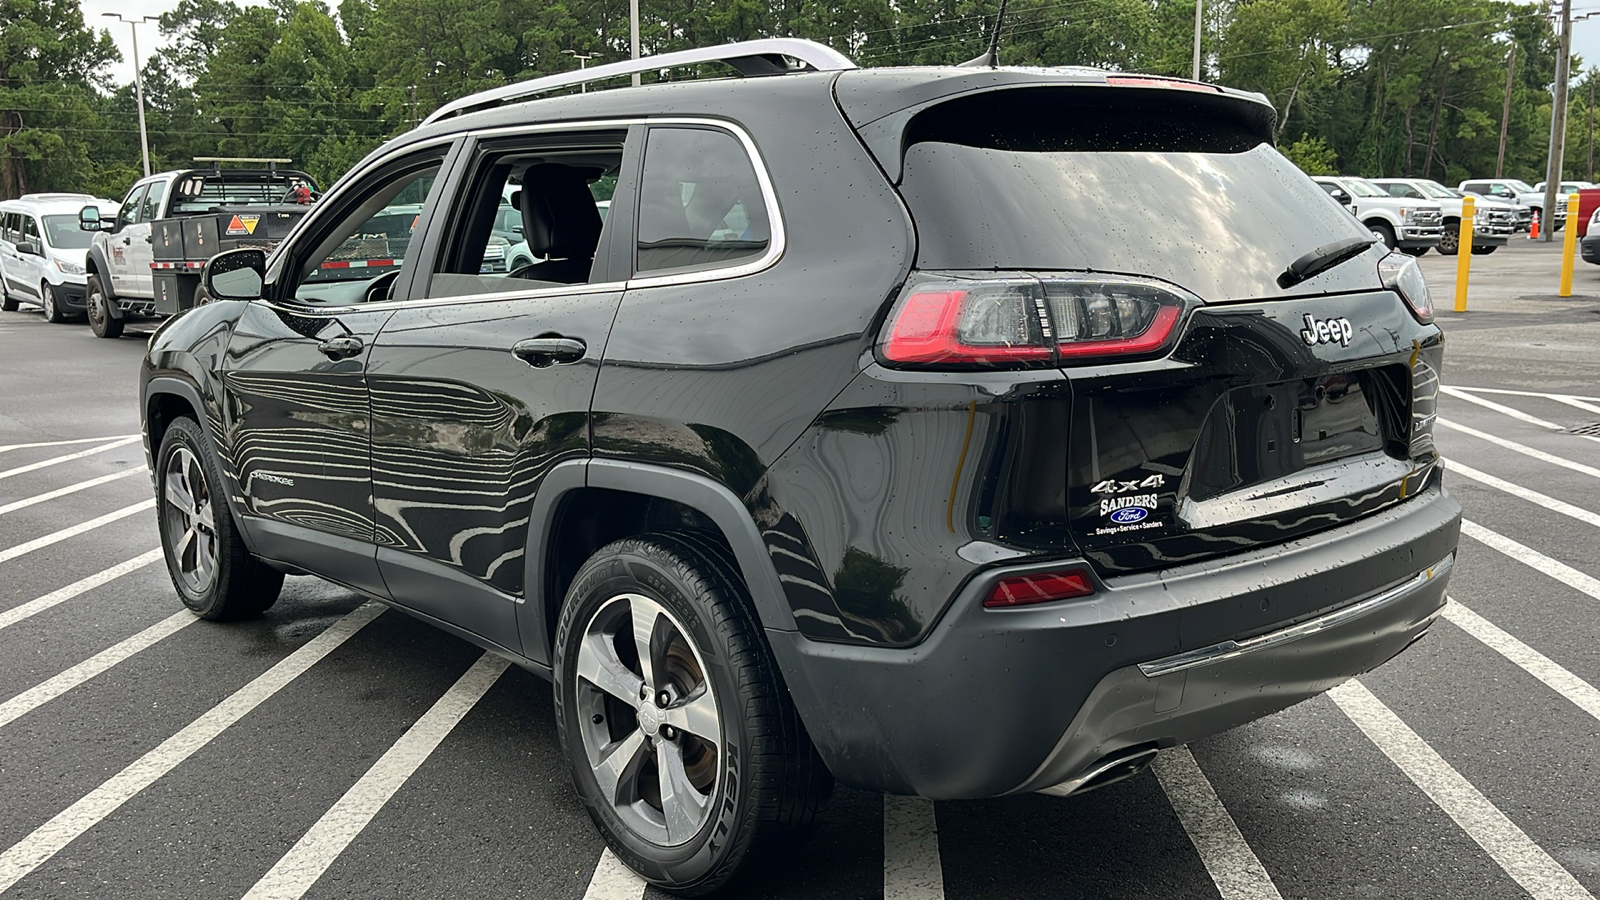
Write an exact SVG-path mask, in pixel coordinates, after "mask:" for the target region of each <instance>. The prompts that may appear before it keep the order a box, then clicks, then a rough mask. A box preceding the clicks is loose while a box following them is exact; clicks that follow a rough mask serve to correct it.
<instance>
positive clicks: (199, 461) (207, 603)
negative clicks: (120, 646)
mask: <svg viewBox="0 0 1600 900" xmlns="http://www.w3.org/2000/svg"><path fill="white" fill-rule="evenodd" d="M224 483H225V482H223V480H222V471H221V469H220V468H219V467H218V466H217V462H216V457H215V455H214V454H213V453H212V452H211V446H210V443H209V442H208V441H207V440H206V436H205V432H203V431H202V430H201V429H200V425H199V424H198V423H197V422H195V420H193V419H190V418H178V419H174V420H173V421H172V424H171V425H169V426H167V433H166V435H165V436H164V437H162V439H161V451H160V452H159V453H158V454H156V509H157V510H158V511H159V512H158V513H157V514H156V521H157V524H158V527H159V530H160V532H161V549H162V551H163V552H164V555H165V556H166V559H167V573H168V574H170V575H171V576H172V586H173V587H175V588H177V590H178V596H179V598H181V599H182V600H183V605H184V606H187V607H189V609H190V611H192V612H193V613H194V614H195V615H197V616H199V617H200V618H202V619H210V620H212V621H226V620H230V619H243V618H248V617H251V616H258V615H260V614H262V613H263V612H266V611H267V609H268V608H269V607H271V606H272V604H273V603H275V602H277V600H278V592H279V591H281V590H282V589H283V573H282V572H279V571H277V570H276V569H273V568H272V567H271V566H268V565H267V564H266V563H263V562H262V561H261V560H259V559H257V558H255V557H254V556H252V555H251V554H250V551H249V550H248V549H246V548H245V545H244V539H243V537H241V536H240V534H239V530H238V526H237V525H236V524H235V523H234V521H233V514H232V513H231V512H229V510H228V502H227V498H226V497H225V495H224V488H223V484H224Z"/></svg>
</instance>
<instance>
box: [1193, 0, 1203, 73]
mask: <svg viewBox="0 0 1600 900" xmlns="http://www.w3.org/2000/svg"><path fill="white" fill-rule="evenodd" d="M1204 6H1205V0H1194V75H1193V78H1194V80H1195V81H1199V80H1200V10H1201V9H1202V8H1203V7H1204Z"/></svg>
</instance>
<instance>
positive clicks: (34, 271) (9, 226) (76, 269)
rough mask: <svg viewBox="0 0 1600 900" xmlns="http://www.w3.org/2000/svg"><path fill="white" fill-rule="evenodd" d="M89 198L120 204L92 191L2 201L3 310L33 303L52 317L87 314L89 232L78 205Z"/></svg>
mask: <svg viewBox="0 0 1600 900" xmlns="http://www.w3.org/2000/svg"><path fill="white" fill-rule="evenodd" d="M85 203H98V204H109V205H110V206H111V207H112V208H114V207H115V206H116V204H115V203H114V202H113V201H111V200H97V199H95V197H94V195H92V194H64V193H57V194H23V195H22V196H21V197H19V198H17V199H16V200H4V201H0V309H3V310H6V311H7V312H10V311H12V310H15V309H16V308H17V306H18V304H21V303H29V304H33V305H36V306H38V307H39V308H40V309H41V310H42V311H43V312H44V317H45V319H46V320H47V321H50V322H65V321H67V320H68V319H75V318H77V317H79V316H81V315H82V314H83V311H84V289H85V286H86V282H85V280H84V255H85V253H86V251H87V250H88V248H89V235H87V234H84V233H83V232H81V231H79V230H78V210H80V209H82V208H83V205H84V204H85Z"/></svg>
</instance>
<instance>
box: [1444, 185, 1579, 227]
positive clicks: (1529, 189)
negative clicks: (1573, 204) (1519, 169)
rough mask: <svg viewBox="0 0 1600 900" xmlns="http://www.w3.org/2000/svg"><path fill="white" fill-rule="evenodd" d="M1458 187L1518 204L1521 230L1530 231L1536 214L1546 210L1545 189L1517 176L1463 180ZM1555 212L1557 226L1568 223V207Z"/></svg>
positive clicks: (1465, 190)
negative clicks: (1516, 177)
mask: <svg viewBox="0 0 1600 900" xmlns="http://www.w3.org/2000/svg"><path fill="white" fill-rule="evenodd" d="M1456 188H1457V190H1460V191H1464V192H1466V193H1468V194H1473V195H1475V196H1478V197H1488V198H1490V199H1492V200H1499V201H1500V202H1502V203H1510V204H1512V205H1514V206H1516V207H1517V231H1519V232H1526V231H1528V230H1529V229H1530V228H1531V226H1532V225H1533V218H1534V216H1537V215H1540V214H1541V213H1542V212H1543V210H1544V191H1543V190H1541V189H1539V188H1535V187H1534V186H1533V185H1531V184H1528V183H1527V182H1526V181H1518V180H1517V179H1515V178H1479V179H1474V180H1470V181H1463V182H1461V183H1460V184H1459V185H1457V186H1456ZM1553 212H1554V213H1555V216H1554V221H1555V227H1556V228H1557V229H1558V230H1559V229H1560V228H1561V226H1562V225H1563V224H1565V223H1566V219H1567V208H1566V207H1565V206H1558V207H1556V209H1555V210H1553Z"/></svg>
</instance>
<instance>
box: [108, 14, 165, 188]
mask: <svg viewBox="0 0 1600 900" xmlns="http://www.w3.org/2000/svg"><path fill="white" fill-rule="evenodd" d="M100 15H102V16H105V17H107V18H111V19H116V20H118V21H119V22H127V23H128V31H129V33H131V34H132V35H133V94H134V96H135V97H136V98H137V99H138V101H139V151H140V153H141V154H142V155H143V158H144V177H146V178H149V177H150V138H149V136H148V135H147V134H146V133H145V130H144V74H143V73H142V72H140V71H139V69H140V65H139V25H140V23H143V22H159V21H161V17H160V16H140V17H139V18H137V19H129V18H126V17H124V16H123V15H122V13H111V12H108V13H101V14H100Z"/></svg>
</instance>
